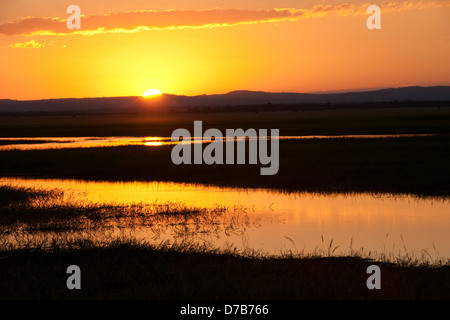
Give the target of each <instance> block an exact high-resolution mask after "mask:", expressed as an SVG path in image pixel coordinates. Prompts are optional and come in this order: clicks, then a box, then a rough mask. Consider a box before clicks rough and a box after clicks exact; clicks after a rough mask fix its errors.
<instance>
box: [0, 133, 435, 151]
mask: <svg viewBox="0 0 450 320" xmlns="http://www.w3.org/2000/svg"><path fill="white" fill-rule="evenodd" d="M426 136H433V134H384V135H339V136H325V135H324V136H317V135H316V136H280V137H278V138H279V139H280V140H305V139H343V138H347V139H380V138H402V137H426ZM260 138H261V137H260ZM193 139H194V137H193V138H192V142H193ZM223 139H225V138H223ZM250 139H257V138H256V137H250ZM218 140H220V139H218ZM202 142H203V143H208V142H211V140H203V141H202ZM177 143H179V142H172V141H171V138H170V137H33V138H17V137H13V138H0V151H7V150H50V149H68V148H99V147H119V146H136V145H137V146H148V147H159V146H164V145H173V144H177ZM184 143H186V142H184ZM187 143H191V142H189V141H188V142H187Z"/></svg>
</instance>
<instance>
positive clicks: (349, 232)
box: [0, 178, 450, 258]
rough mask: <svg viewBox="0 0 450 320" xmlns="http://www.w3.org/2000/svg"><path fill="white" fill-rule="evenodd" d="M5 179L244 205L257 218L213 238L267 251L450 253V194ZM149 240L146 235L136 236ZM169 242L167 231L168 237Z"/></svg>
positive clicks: (91, 192) (104, 195)
mask: <svg viewBox="0 0 450 320" xmlns="http://www.w3.org/2000/svg"><path fill="white" fill-rule="evenodd" d="M0 184H10V185H14V186H15V185H18V186H25V187H37V188H44V189H52V188H60V189H62V190H65V191H68V192H74V193H75V194H77V193H79V194H82V197H83V198H85V199H86V200H89V201H93V202H100V203H111V202H113V203H136V202H143V203H154V202H158V203H165V202H181V203H183V204H186V205H187V206H196V207H206V208H211V207H214V206H215V205H223V206H242V207H244V208H245V211H246V213H247V215H248V217H249V219H250V220H251V221H253V222H254V223H251V224H249V225H248V226H247V227H245V230H243V232H241V233H237V234H232V235H229V236H226V235H223V234H222V235H220V237H211V239H209V240H210V241H212V242H213V244H214V245H215V246H217V247H221V246H223V245H225V244H226V243H232V244H233V246H235V247H237V248H238V249H245V248H251V249H255V250H261V251H263V252H265V253H269V254H279V253H280V252H286V251H288V250H292V251H297V252H298V251H302V250H304V252H306V253H308V252H314V251H315V250H317V249H319V250H325V251H326V250H327V248H328V245H329V244H330V242H331V240H332V241H333V242H332V247H333V248H335V247H338V248H337V249H336V251H335V253H336V254H338V253H343V254H345V253H349V252H350V249H353V250H356V251H357V250H359V249H360V248H363V250H364V252H366V253H367V252H369V251H371V252H377V253H383V252H384V253H386V254H394V255H402V254H405V253H408V254H414V255H416V256H421V255H422V254H423V253H424V252H425V251H426V252H427V256H429V257H430V256H431V257H433V258H435V257H441V258H450V233H449V232H448V230H450V199H442V198H430V199H428V198H427V199H422V198H417V197H413V196H407V195H404V196H403V195H396V196H393V195H390V194H379V195H373V194H365V193H358V194H339V193H337V194H320V193H304V192H303V193H283V192H278V191H276V190H270V189H242V188H226V187H211V186H205V185H198V184H185V183H173V182H87V181H81V180H58V179H19V178H1V179H0ZM146 236H147V237H149V238H151V236H150V235H148V234H145V232H143V233H140V234H139V237H146ZM165 236H166V238H168V239H170V234H167V235H165Z"/></svg>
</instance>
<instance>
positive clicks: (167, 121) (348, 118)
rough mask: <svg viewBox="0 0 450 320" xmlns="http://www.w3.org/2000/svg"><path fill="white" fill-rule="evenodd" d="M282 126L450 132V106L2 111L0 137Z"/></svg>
mask: <svg viewBox="0 0 450 320" xmlns="http://www.w3.org/2000/svg"><path fill="white" fill-rule="evenodd" d="M195 120H202V121H203V127H204V130H206V129H208V128H217V129H219V130H221V131H222V132H224V130H225V129H232V128H233V129H237V128H243V129H248V128H254V129H271V128H273V129H280V133H281V134H282V135H344V134H396V133H440V134H448V133H450V107H441V108H431V107H430V108H413V109H409V108H400V109H383V108H382V107H381V106H380V107H377V106H375V107H374V108H372V109H367V110H323V111H309V112H261V113H252V112H235V113H212V114H207V113H192V112H190V113H153V114H123V115H108V114H104V115H90V116H77V117H72V116H42V117H31V116H27V115H22V116H17V117H5V116H0V137H66V136H67V137H80V136H81V137H86V136H87V137H89V136H139V137H142V136H166V137H170V136H171V134H172V132H173V131H174V130H175V129H177V128H186V129H188V130H190V131H192V130H193V123H194V121H195Z"/></svg>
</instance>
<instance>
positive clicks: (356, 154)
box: [0, 136, 450, 195]
mask: <svg viewBox="0 0 450 320" xmlns="http://www.w3.org/2000/svg"><path fill="white" fill-rule="evenodd" d="M171 151H172V146H161V147H145V146H130V147H115V148H92V149H63V150H42V151H4V152H1V158H0V176H21V177H45V178H76V179H85V180H110V181H119V180H122V181H132V180H141V181H151V180H159V181H177V182H193V183H205V184H216V185H228V186H239V187H268V188H276V189H280V190H292V191H294V190H298V191H318V192H364V191H366V192H391V193H411V194H418V195H450V180H449V179H448V177H450V136H432V137H408V138H385V139H314V140H297V141H290V140H283V141H281V142H280V155H279V157H280V167H279V171H278V173H277V174H276V175H274V176H261V175H260V173H259V170H260V167H261V165H259V164H258V165H211V166H208V165H179V166H177V165H174V164H173V163H172V161H171V155H170V154H171Z"/></svg>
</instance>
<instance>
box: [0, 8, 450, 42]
mask: <svg viewBox="0 0 450 320" xmlns="http://www.w3.org/2000/svg"><path fill="white" fill-rule="evenodd" d="M368 6H369V4H366V5H360V6H356V5H352V4H340V5H316V6H314V7H312V8H310V9H291V8H281V9H271V10H240V9H229V10H224V9H212V10H203V11H180V10H166V11H146V10H143V11H133V12H122V13H108V14H104V15H92V16H89V17H84V16H83V17H82V18H81V30H76V29H74V30H69V29H68V28H67V26H66V19H61V18H35V17H28V18H24V19H22V20H20V21H15V22H9V23H5V24H2V25H0V34H4V35H28V36H35V35H69V34H81V35H95V34H101V33H135V32H140V31H148V30H164V29H185V28H215V27H226V26H235V25H242V24H257V23H271V22H282V21H296V20H298V19H300V18H315V17H324V16H328V15H338V16H358V15H367V12H366V9H367V7H368ZM380 7H381V10H382V12H389V11H402V10H409V9H420V8H426V7H437V8H439V7H450V3H449V2H448V1H444V2H439V1H418V2H417V1H416V2H411V1H404V2H400V3H398V2H396V3H393V2H389V3H386V4H380Z"/></svg>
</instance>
